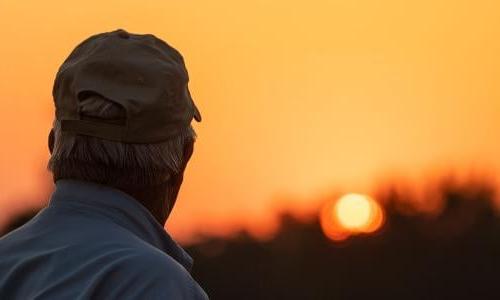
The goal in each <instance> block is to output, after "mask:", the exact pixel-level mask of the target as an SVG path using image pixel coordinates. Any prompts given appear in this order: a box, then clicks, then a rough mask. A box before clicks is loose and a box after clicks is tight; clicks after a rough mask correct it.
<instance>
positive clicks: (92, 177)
mask: <svg viewBox="0 0 500 300" xmlns="http://www.w3.org/2000/svg"><path fill="white" fill-rule="evenodd" d="M53 97H54V103H55V108H56V118H55V120H54V124H53V129H52V130H51V132H50V134H49V150H50V153H51V157H50V160H49V163H48V169H49V170H50V171H52V173H53V178H54V182H55V186H56V189H55V192H54V193H53V194H52V196H51V198H50V201H49V204H48V206H47V207H45V208H44V209H43V210H42V211H41V212H40V213H38V214H37V215H36V216H35V217H34V218H33V219H32V220H31V221H29V222H28V223H26V224H25V225H24V226H22V227H20V228H19V229H17V230H15V231H13V232H11V233H10V234H8V235H6V236H4V237H3V238H2V239H1V240H0V270H1V272H0V299H9V300H12V299H23V300H26V299H51V300H54V299H207V298H208V297H207V296H206V294H205V292H204V291H203V290H202V289H201V288H200V286H199V285H198V284H197V283H196V282H195V281H194V280H193V279H192V277H191V276H190V274H189V270H190V268H191V265H192V259H191V258H190V257H189V255H188V254H187V253H186V252H184V251H183V250H182V249H181V248H180V247H179V246H178V245H177V244H176V243H175V242H174V241H173V240H172V239H171V238H170V237H169V235H168V234H167V233H166V232H165V230H164V228H163V224H164V223H165V221H166V220H167V218H168V216H169V214H170V212H171V211H172V207H173V206H174V203H175V200H176V198H177V193H178V191H179V188H180V186H181V183H182V179H183V173H184V170H185V168H186V165H187V163H188V161H189V159H190V157H191V154H192V153H193V145H194V142H195V138H196V135H195V132H194V130H193V128H192V127H191V124H190V123H191V121H192V119H193V118H194V119H195V120H197V121H198V122H199V121H201V116H200V113H199V111H198V109H197V108H196V106H195V104H194V102H193V100H192V98H191V95H190V93H189V90H188V73H187V70H186V68H185V65H184V60H183V58H182V56H181V54H180V53H179V52H178V51H177V50H175V49H174V48H172V47H171V46H169V45H168V44H167V43H165V42H164V41H162V40H160V39H158V38H156V37H155V36H153V35H150V34H146V35H140V34H131V33H128V32H126V31H125V30H116V31H112V32H106V33H101V34H97V35H94V36H92V37H90V38H88V39H86V40H85V41H83V42H82V43H81V44H80V45H78V46H77V47H76V48H75V49H74V50H73V52H72V53H71V54H70V55H69V57H68V58H67V59H66V60H65V62H64V63H63V64H62V66H61V67H60V69H59V71H58V73H57V75H56V78H55V81H54V88H53Z"/></svg>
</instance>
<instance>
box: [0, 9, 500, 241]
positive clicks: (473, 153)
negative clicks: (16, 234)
mask: <svg viewBox="0 0 500 300" xmlns="http://www.w3.org/2000/svg"><path fill="white" fill-rule="evenodd" d="M77 3H78V4H77ZM117 28H123V29H126V30H128V31H130V32H133V33H153V34H155V35H156V36H158V37H160V38H162V39H164V40H166V41H167V42H168V43H170V44H171V45H173V46H174V47H176V48H177V49H178V50H179V51H181V53H183V55H184V58H185V61H186V64H187V67H188V70H189V72H190V78H191V79H190V90H191V94H192V95H193V98H194V99H195V101H196V103H197V106H198V107H199V109H200V111H201V113H202V116H203V122H201V123H199V124H194V126H195V129H196V131H197V133H198V136H199V137H198V141H197V143H196V146H195V154H194V156H193V158H192V161H191V162H190V164H189V166H188V170H187V173H186V177H185V184H184V186H183V188H182V190H181V194H180V199H179V200H178V202H177V206H176V208H175V210H174V213H173V215H172V218H171V219H170V220H169V221H168V222H167V228H168V229H169V231H171V232H172V233H173V234H174V236H176V237H179V238H181V239H187V238H189V237H190V236H191V234H192V232H193V230H195V229H196V228H200V227H201V226H203V228H204V229H206V230H209V231H217V232H220V233H221V232H226V231H229V230H231V229H234V228H235V227H234V225H241V226H248V227H249V228H250V229H251V230H253V231H254V232H256V233H258V232H263V231H264V232H265V231H266V230H268V229H269V228H271V227H270V225H271V224H272V220H273V215H274V213H275V211H276V210H278V209H280V208H282V207H287V206H290V207H295V208H297V209H298V210H301V211H305V210H308V209H314V208H315V207H316V206H317V204H318V203H316V201H315V200H314V199H317V198H320V197H321V195H323V194H324V193H328V192H329V191H331V190H342V191H345V192H362V193H369V192H370V189H372V188H373V185H374V184H375V183H376V182H377V180H378V179H379V178H380V177H383V176H386V175H387V174H403V175H404V176H416V175H415V174H419V173H425V172H429V170H433V172H434V171H436V172H438V171H439V170H441V169H442V170H447V169H448V168H453V169H456V170H459V171H463V172H467V171H469V170H471V169H481V170H482V169H484V170H488V171H492V172H495V171H498V170H500V155H498V154H499V153H500V138H499V133H500V2H499V1H494V0H492V1H485V0H476V1H472V0H469V1H464V0H446V1H445V0H441V1H440V0H432V1H431V0H421V1H401V0H381V1H372V0H332V1H326V0H322V1H320V0H311V1H282V0H275V1H263V0H260V1H229V0H223V1H195V0H185V1H184V0H183V1H159V0H158V1H152V0H150V1H147V0H143V1H127V0H120V1H96V0H87V1H80V2H74V1H25V0H0V37H1V42H0V101H1V102H0V103H1V109H0V136H1V137H2V147H1V148H0V223H5V222H6V220H7V218H8V217H9V216H11V215H12V214H13V213H15V212H19V211H20V210H21V209H22V208H25V207H28V206H30V205H36V204H39V203H43V202H44V201H46V200H47V197H48V196H47V191H48V189H49V186H48V183H50V174H49V173H47V172H46V171H45V166H46V162H47V159H48V157H49V153H48V149H47V133H48V132H49V130H50V125H51V122H52V118H53V113H54V111H53V107H52V106H53V103H52V96H51V89H52V84H53V80H54V76H55V73H56V71H57V69H58V67H59V65H60V64H61V63H62V62H63V60H64V59H65V58H66V56H67V55H68V54H69V52H70V51H71V50H72V49H73V48H74V47H75V46H76V45H77V44H78V43H79V42H81V41H82V40H83V39H85V38H87V37H88V36H90V35H92V34H95V33H99V32H104V31H111V30H114V29H117ZM0 225H1V224H0Z"/></svg>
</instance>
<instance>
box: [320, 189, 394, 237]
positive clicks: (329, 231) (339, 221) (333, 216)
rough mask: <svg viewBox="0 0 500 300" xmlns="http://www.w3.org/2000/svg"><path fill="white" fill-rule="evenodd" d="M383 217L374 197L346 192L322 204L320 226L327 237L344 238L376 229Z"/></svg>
mask: <svg viewBox="0 0 500 300" xmlns="http://www.w3.org/2000/svg"><path fill="white" fill-rule="evenodd" d="M383 219H384V216H383V211H382V209H381V207H380V205H379V204H378V203H377V202H376V201H375V200H374V199H372V198H371V197H369V196H366V195H361V194H346V195H344V196H342V197H340V198H339V199H335V200H334V201H330V202H327V203H326V204H325V205H324V207H323V210H322V213H321V226H322V228H323V232H324V233H325V235H326V236H328V237H329V238H331V239H333V240H344V239H346V238H348V237H349V236H350V235H353V234H359V233H370V232H374V231H376V230H377V229H379V228H380V227H381V225H382V223H383Z"/></svg>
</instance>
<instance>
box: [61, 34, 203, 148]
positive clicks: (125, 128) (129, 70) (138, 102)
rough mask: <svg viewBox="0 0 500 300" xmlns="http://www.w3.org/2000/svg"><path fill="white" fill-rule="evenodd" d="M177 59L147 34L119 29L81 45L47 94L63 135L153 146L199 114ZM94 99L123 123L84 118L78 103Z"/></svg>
mask: <svg viewBox="0 0 500 300" xmlns="http://www.w3.org/2000/svg"><path fill="white" fill-rule="evenodd" d="M188 81H189V76H188V72H187V69H186V66H185V64H184V59H183V57H182V55H181V54H180V53H179V51H177V50H176V49H174V48H173V47H172V46H170V45H168V44H167V43H166V42H165V41H163V40H161V39H159V38H157V37H156V36H154V35H152V34H132V33H129V32H127V31H125V30H123V29H118V30H115V31H110V32H104V33H100V34H96V35H93V36H91V37H89V38H87V39H86V40H84V41H83V42H81V43H80V44H79V45H78V46H77V47H76V48H75V49H74V50H73V51H72V52H71V54H70V55H69V56H68V58H67V59H66V60H65V61H64V63H63V64H62V65H61V67H60V68H59V70H58V72H57V74H56V78H55V80H54V87H53V90H52V95H53V98H54V103H55V108H56V119H57V120H59V121H60V122H61V130H62V131H63V132H71V133H74V134H81V135H87V136H93V137H98V138H101V139H106V140H112V141H118V142H123V143H158V142H162V141H166V140H168V139H170V138H172V137H174V136H176V135H178V134H180V133H181V132H182V131H183V130H186V129H187V128H188V127H189V126H190V124H191V121H192V119H193V118H194V119H195V120H196V121H198V122H201V115H200V112H199V110H198V108H197V107H196V105H195V103H194V101H193V99H192V98H191V94H190V92H189V89H188ZM89 95H94V96H95V95H98V96H99V97H102V98H105V99H106V100H109V101H112V102H114V103H116V104H118V105H119V106H120V107H121V108H123V110H124V111H125V115H126V117H125V120H123V122H119V123H116V122H114V123H113V122H108V121H106V120H103V119H98V118H91V119H89V118H84V116H82V111H81V108H80V107H81V105H80V104H81V101H82V100H84V98H85V97H88V96H89Z"/></svg>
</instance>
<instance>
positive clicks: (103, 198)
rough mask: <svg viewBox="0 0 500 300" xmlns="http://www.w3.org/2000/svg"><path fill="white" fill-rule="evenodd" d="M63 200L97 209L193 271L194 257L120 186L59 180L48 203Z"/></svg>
mask: <svg viewBox="0 0 500 300" xmlns="http://www.w3.org/2000/svg"><path fill="white" fill-rule="evenodd" d="M64 203H71V204H72V205H77V206H82V208H84V209H86V210H91V211H93V212H96V213H98V214H100V215H102V216H104V217H106V218H108V219H110V220H112V221H113V222H115V223H117V224H119V225H120V226H122V227H124V228H126V229H127V230H129V231H131V232H132V233H133V234H135V235H136V236H138V237H139V238H141V239H142V240H144V241H145V242H147V243H149V244H151V245H153V246H154V247H156V248H158V249H160V250H161V251H163V252H165V253H166V254H167V255H169V256H171V257H172V258H173V259H175V260H176V261H177V262H179V263H180V264H181V265H182V266H183V267H184V268H186V270H188V271H190V270H191V268H192V265H193V259H192V258H191V257H190V256H189V254H187V252H186V251H184V249H182V248H181V247H180V246H179V245H178V244H177V243H176V242H175V241H174V240H173V239H172V238H171V237H170V235H169V234H168V233H167V232H166V231H165V228H163V226H162V225H160V223H158V221H156V219H155V218H154V217H153V215H152V214H151V213H150V212H149V211H148V210H147V209H146V207H144V206H143V205H142V204H141V203H139V202H138V201H137V200H135V199H134V198H133V197H132V196H130V195H128V194H126V193H125V192H122V191H120V190H118V189H115V188H112V187H109V186H105V185H100V184H96V183H92V182H89V181H79V180H73V179H59V180H57V181H56V189H55V191H54V193H53V194H52V196H51V198H50V201H49V206H57V205H61V204H64Z"/></svg>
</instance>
